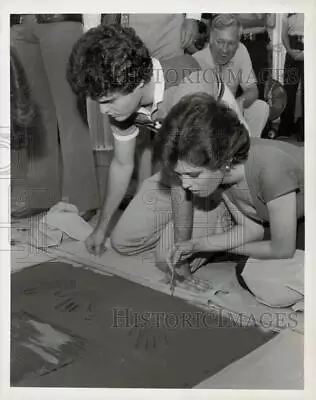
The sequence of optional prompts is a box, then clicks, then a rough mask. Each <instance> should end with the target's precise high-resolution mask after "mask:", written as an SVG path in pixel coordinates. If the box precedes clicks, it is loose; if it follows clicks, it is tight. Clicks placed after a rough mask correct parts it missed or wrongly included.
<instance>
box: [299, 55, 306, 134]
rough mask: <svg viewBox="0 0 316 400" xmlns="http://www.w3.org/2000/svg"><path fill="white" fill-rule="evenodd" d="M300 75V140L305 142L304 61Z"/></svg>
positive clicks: (300, 65)
mask: <svg viewBox="0 0 316 400" xmlns="http://www.w3.org/2000/svg"><path fill="white" fill-rule="evenodd" d="M299 74H300V81H301V112H302V115H301V118H300V126H299V139H300V140H304V137H305V122H304V121H305V103H304V98H305V97H304V90H305V81H304V61H302V62H300V64H299Z"/></svg>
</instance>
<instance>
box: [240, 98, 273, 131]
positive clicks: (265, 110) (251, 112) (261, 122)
mask: <svg viewBox="0 0 316 400" xmlns="http://www.w3.org/2000/svg"><path fill="white" fill-rule="evenodd" d="M269 112H270V109H269V105H268V104H267V103H266V102H265V101H263V100H256V101H254V102H253V103H252V104H251V106H250V107H248V108H245V110H244V117H245V120H246V122H247V124H248V127H249V131H250V136H251V137H260V136H261V134H262V131H263V129H264V127H265V125H266V123H267V121H268V118H269Z"/></svg>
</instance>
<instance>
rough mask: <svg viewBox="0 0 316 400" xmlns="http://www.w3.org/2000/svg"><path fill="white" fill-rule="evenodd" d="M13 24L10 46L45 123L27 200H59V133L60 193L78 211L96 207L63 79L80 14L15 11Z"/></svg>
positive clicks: (91, 172) (85, 149) (85, 138)
mask: <svg viewBox="0 0 316 400" xmlns="http://www.w3.org/2000/svg"><path fill="white" fill-rule="evenodd" d="M11 25H12V26H11V45H12V46H13V47H14V48H15V49H16V51H17V52H18V55H19V58H20V60H21V62H22V65H23V66H24V69H25V72H26V75H27V77H28V81H29V83H30V86H31V88H32V92H33V96H34V100H35V101H36V103H37V104H38V106H39V111H40V113H41V116H42V119H43V125H44V131H43V136H44V138H45V139H44V140H45V146H44V148H43V156H42V157H41V159H40V160H38V162H37V161H36V160H34V162H32V163H31V169H30V173H29V176H28V185H29V186H30V196H31V203H36V204H37V206H38V204H39V207H40V208H47V207H49V206H51V205H52V204H51V203H52V198H53V199H54V201H55V199H56V197H57V195H56V193H58V196H59V198H58V200H60V189H59V185H60V178H61V177H60V172H59V163H60V159H59V143H58V137H59V142H60V150H61V156H62V178H61V179H62V196H63V197H64V198H65V199H67V201H69V202H70V203H72V204H74V205H76V206H77V207H78V209H79V211H80V212H81V213H83V214H84V213H85V212H88V213H89V212H90V210H93V209H96V208H98V207H99V200H98V190H97V181H96V176H95V168H94V159H93V152H92V145H91V140H90V135H89V130H88V128H87V126H86V125H85V123H84V121H83V119H82V118H81V116H80V113H79V111H78V107H77V98H76V96H75V95H74V94H73V92H72V90H71V88H70V86H69V83H68V82H67V79H66V66H67V61H68V58H69V55H70V52H71V49H72V47H73V45H74V43H75V42H76V40H78V39H79V38H80V36H81V35H82V33H83V30H82V22H81V14H27V15H20V14H14V15H11ZM82 182H85V190H82ZM52 193H53V195H52ZM33 197H35V198H36V199H35V198H34V200H32V199H33ZM33 207H34V204H33V205H32V204H31V208H33Z"/></svg>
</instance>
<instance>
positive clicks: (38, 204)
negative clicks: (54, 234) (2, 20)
mask: <svg viewBox="0 0 316 400" xmlns="http://www.w3.org/2000/svg"><path fill="white" fill-rule="evenodd" d="M10 39H11V40H10V42H11V46H13V47H14V48H15V49H16V51H17V53H18V56H19V59H20V61H21V63H22V65H23V68H24V70H25V73H26V76H27V79H28V83H29V86H30V89H31V95H32V98H33V100H34V101H35V103H36V105H37V110H36V111H37V113H38V115H37V118H36V126H35V127H34V128H32V142H33V143H31V145H30V148H31V154H30V155H29V158H30V161H29V166H28V172H27V178H26V182H24V183H22V185H24V186H26V188H25V187H24V191H25V192H26V196H27V199H26V207H27V208H28V209H46V208H49V207H51V206H52V205H53V204H55V203H56V202H58V201H59V200H60V198H61V190H60V168H59V151H58V130H57V119H56V110H55V107H54V103H53V100H52V96H51V91H50V87H49V83H48V80H47V76H46V73H45V68H44V64H43V60H42V56H41V53H40V47H39V41H38V38H37V36H36V35H35V33H34V29H33V25H29V24H22V25H14V26H13V27H12V28H11V38H10ZM32 149H33V150H34V151H32Z"/></svg>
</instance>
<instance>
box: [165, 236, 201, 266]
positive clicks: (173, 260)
mask: <svg viewBox="0 0 316 400" xmlns="http://www.w3.org/2000/svg"><path fill="white" fill-rule="evenodd" d="M194 251H195V249H194V243H193V242H192V241H191V240H188V241H186V242H180V243H176V244H174V245H173V247H172V249H171V250H170V251H169V253H168V255H167V263H168V265H169V266H170V268H178V267H180V266H181V263H183V262H184V261H186V260H188V259H189V258H190V257H191V256H192V255H193V254H194Z"/></svg>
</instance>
